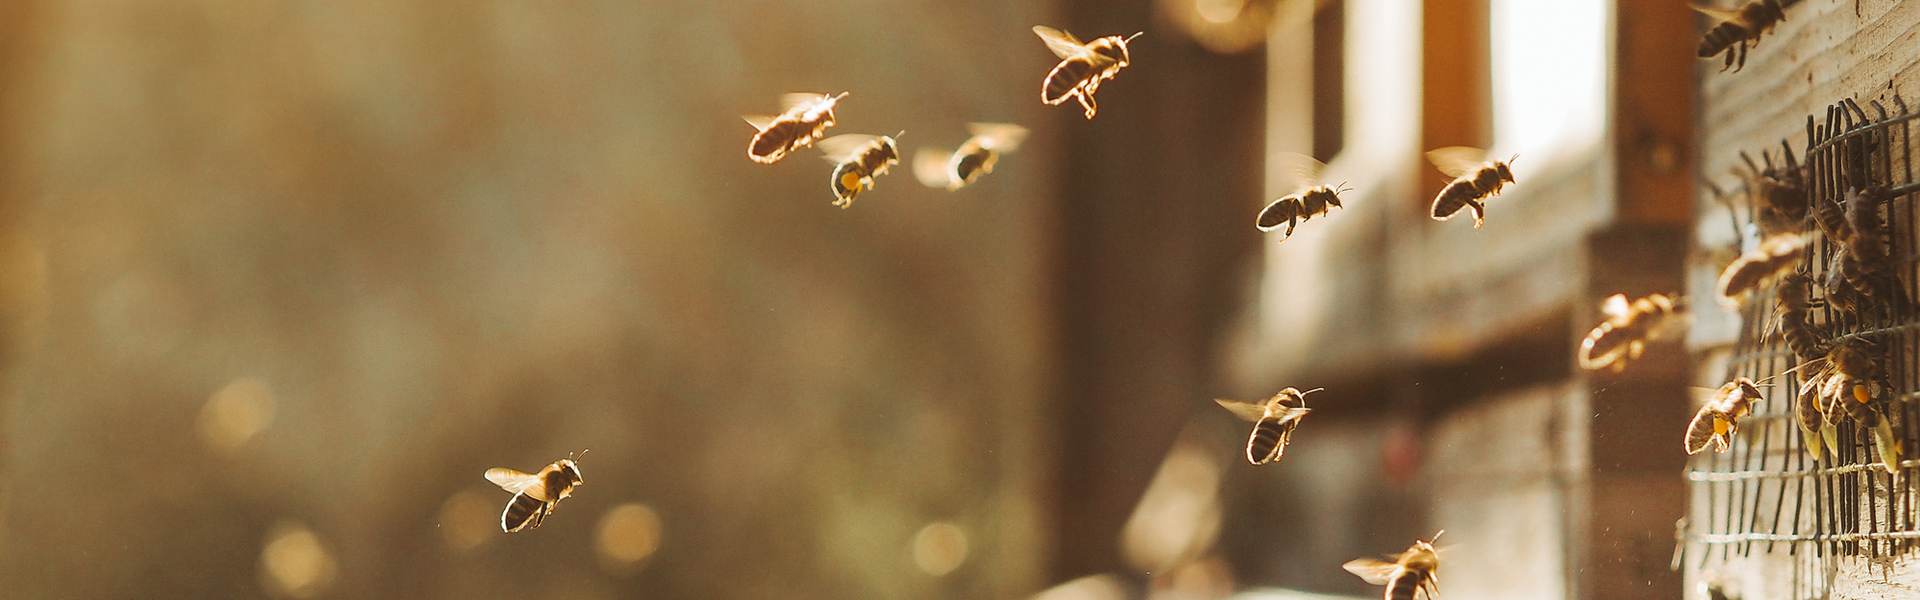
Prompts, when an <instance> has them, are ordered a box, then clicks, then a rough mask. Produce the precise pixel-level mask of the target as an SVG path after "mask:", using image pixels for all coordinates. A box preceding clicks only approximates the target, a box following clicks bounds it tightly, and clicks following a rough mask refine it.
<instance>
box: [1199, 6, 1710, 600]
mask: <svg viewBox="0 0 1920 600" xmlns="http://www.w3.org/2000/svg"><path fill="white" fill-rule="evenodd" d="M1342 5H1343V6H1344V8H1343V10H1345V11H1346V16H1345V22H1346V23H1348V24H1349V25H1348V27H1347V29H1346V31H1345V36H1346V41H1345V46H1344V50H1345V52H1346V61H1347V62H1346V71H1347V73H1349V75H1348V77H1347V78H1346V80H1345V82H1346V86H1347V90H1346V94H1345V103H1346V109H1345V114H1346V115H1348V117H1347V119H1346V124H1345V126H1346V132H1345V140H1346V141H1345V147H1344V150H1343V151H1342V153H1341V154H1340V155H1338V156H1336V157H1334V158H1333V160H1331V161H1330V171H1331V172H1330V175H1329V176H1328V177H1327V179H1329V180H1331V181H1348V182H1350V184H1351V185H1352V186H1353V187H1355V188H1356V189H1357V192H1356V193H1354V194H1351V195H1350V196H1351V199H1349V200H1348V201H1347V205H1346V209H1345V210H1344V211H1342V212H1339V213H1336V214H1335V215H1333V216H1332V218H1330V219H1328V220H1327V221H1326V222H1324V223H1321V222H1315V223H1314V224H1313V225H1315V226H1316V227H1314V228H1303V231H1302V232H1301V233H1298V234H1296V235H1295V236H1294V237H1293V238H1291V239H1288V240H1287V241H1285V242H1284V243H1275V242H1277V241H1278V239H1277V238H1275V239H1274V240H1270V241H1269V242H1268V246H1267V250H1266V251H1265V256H1266V266H1265V269H1264V270H1263V272H1262V273H1261V275H1260V277H1259V279H1258V285H1257V291H1255V292H1254V294H1253V296H1252V298H1253V299H1252V300H1251V301H1250V305H1251V309H1250V310H1249V312H1248V313H1247V315H1246V322H1247V325H1246V326H1245V327H1244V328H1243V329H1242V331H1245V332H1247V335H1245V336H1244V337H1241V338H1239V339H1237V340H1236V341H1235V342H1233V346H1232V350H1231V351H1230V352H1229V353H1228V360H1229V365H1228V367H1227V371H1226V374H1225V375H1226V377H1227V379H1228V381H1230V382H1231V384H1232V387H1233V388H1234V390H1235V391H1236V392H1238V393H1239V395H1242V396H1254V395H1259V394H1265V393H1271V390H1273V389H1277V388H1279V387H1282V386H1287V385H1292V386H1300V387H1321V386H1324V387H1327V388H1328V389H1329V391H1328V392H1326V393H1324V394H1321V395H1317V396H1315V397H1314V400H1316V401H1317V404H1316V405H1315V406H1316V412H1315V413H1314V415H1313V416H1312V421H1310V422H1309V424H1307V425H1306V426H1305V427H1303V431H1304V430H1305V429H1306V428H1309V427H1310V428H1312V430H1313V434H1314V435H1312V436H1308V435H1305V434H1304V433H1303V434H1302V435H1301V436H1300V437H1299V438H1297V439H1296V442H1295V444H1296V445H1297V446H1298V447H1299V448H1298V449H1297V450H1296V451H1290V453H1289V457H1288V459H1287V461H1286V462H1285V464H1282V465H1281V466H1279V467H1276V468H1272V469H1260V470H1251V471H1249V470H1244V469H1243V470H1238V471H1235V473H1236V474H1235V475H1234V476H1233V477H1232V478H1231V480H1230V486H1232V487H1234V488H1236V491H1235V492H1232V493H1233V494H1235V495H1236V496H1237V497H1240V498H1243V499H1247V500H1243V501H1242V502H1241V503H1239V504H1238V505H1237V506H1236V507H1235V508H1234V509H1232V510H1231V511H1230V519H1232V521H1231V522H1233V523H1248V525H1245V527H1246V529H1245V530H1239V529H1237V527H1231V526H1230V527H1229V528H1228V531H1229V533H1228V534H1226V535H1227V538H1225V539H1223V547H1224V548H1226V550H1227V552H1228V553H1229V556H1230V558H1232V559H1233V560H1234V562H1235V566H1236V571H1238V572H1240V573H1241V574H1242V575H1243V581H1247V582H1253V583H1262V584H1276V585H1283V586H1288V587H1301V588H1308V589H1315V590H1324V591H1329V592H1339V593H1354V594H1358V593H1364V592H1365V591H1366V590H1368V589H1369V588H1366V587H1365V586H1364V585H1363V584H1361V583H1360V582H1359V580H1358V579H1357V578H1354V577H1352V576H1351V575H1348V574H1346V573H1345V572H1343V571H1341V570H1340V569H1339V567H1338V565H1339V564H1340V563H1341V562H1344V561H1345V560H1347V559H1350V558H1353V557H1355V556H1362V555H1372V554H1381V553H1390V552H1396V551H1398V550H1399V549H1401V548H1404V547H1405V546H1406V544H1407V543H1408V542H1409V541H1410V540H1411V539H1413V538H1415V537H1426V536H1431V535H1432V534H1433V533H1434V531H1435V530H1437V529H1442V528H1444V529H1446V530H1447V534H1446V539H1445V540H1443V544H1442V545H1448V544H1453V545H1456V546H1457V548H1456V550H1454V551H1453V552H1452V554H1451V555H1450V558H1449V559H1448V562H1447V566H1446V569H1445V570H1446V581H1447V584H1446V588H1447V594H1448V595H1449V596H1453V595H1459V596H1461V597H1466V596H1473V597H1528V598H1610V599H1611V598H1670V597H1673V596H1675V595H1677V594H1678V593H1679V588H1680V578H1679V576H1678V574H1675V573H1672V572H1670V571H1668V570H1667V561H1668V558H1669V557H1670V552H1671V550H1672V534H1673V522H1674V520H1675V519H1677V518H1678V517H1679V516H1680V514H1681V512H1682V508H1683V504H1684V502H1683V494H1684V486H1683V484H1682V482H1681V481H1680V480H1679V479H1677V478H1676V477H1675V473H1677V472H1678V471H1679V470H1680V468H1681V466H1682V465H1683V464H1684V455H1681V454H1679V453H1678V452H1677V449H1678V445H1679V443H1678V442H1679V439H1680V436H1681V431H1682V430H1683V429H1684V425H1685V423H1686V419H1687V418H1688V417H1689V416H1690V409H1689V405H1688V400H1687V393H1686V389H1685V388H1686V385H1687V382H1688V378H1689V376H1690V373H1691V371H1690V370H1689V369H1688V368H1686V367H1685V365H1686V364H1687V361H1686V358H1685V355H1684V354H1683V353H1682V352H1681V351H1680V349H1679V348H1677V347H1675V346H1674V345H1667V346H1664V347H1656V348H1655V349H1654V350H1653V351H1652V352H1651V353H1650V354H1649V355H1648V356H1647V357H1645V358H1643V359H1642V360H1641V361H1640V362H1638V363H1636V364H1635V365H1634V367H1633V368H1631V369H1629V370H1627V371H1626V372H1625V373H1623V374H1612V373H1603V374H1588V373H1584V372H1580V371H1579V370H1578V369H1577V368H1576V367H1575V366H1574V362H1575V361H1574V354H1575V351H1576V350H1577V348H1578V346H1579V343H1580V340H1581V338H1582V337H1583V336H1584V334H1585V333H1586V330H1587V329H1588V328H1590V327H1591V326H1592V325H1593V324H1595V323H1597V322H1598V321H1599V317H1598V312H1597V307H1598V305H1599V302H1600V301H1601V299H1603V298H1604V297H1606V296H1608V295H1611V294H1613V293H1616V292H1619V293H1626V294H1628V295H1630V296H1638V295H1645V294H1648V293H1656V292H1659V293H1673V292H1676V291H1679V290H1681V289H1682V288H1683V283H1682V277H1681V275H1682V265H1683V264H1684V261H1685V257H1686V255H1687V248H1688V246H1687V239H1688V235H1689V233H1690V227H1691V223H1692V219H1693V210H1692V198H1693V195H1692V194H1691V190H1692V188H1693V184H1692V179H1691V175H1690V174H1691V173H1693V172H1694V169H1693V164H1692V156H1693V153H1692V150H1691V148H1692V145H1693V135H1692V133H1691V132H1692V122H1691V120H1690V119H1691V116H1690V115H1692V114H1693V113H1692V108H1691V106H1692V101H1691V100H1690V99H1691V98H1692V97H1693V95H1694V93H1693V89H1694V84H1693V82H1694V79H1693V74H1694V72H1695V69H1696V63H1695V59H1694V58H1693V53H1692V46H1693V43H1694V42H1695V41H1697V37H1696V32H1695V31H1694V30H1693V28H1692V27H1691V26H1690V25H1688V24H1689V23H1691V21H1690V19H1691V17H1690V16H1688V11H1687V10H1686V8H1685V6H1684V5H1683V4H1680V3H1672V2H1658V1H1653V0H1621V1H1618V2H1607V3H1595V4H1594V5H1593V6H1596V7H1604V8H1596V10H1601V11H1608V12H1603V13H1601V14H1602V16H1603V17H1604V18H1602V19H1599V20H1598V21H1593V20H1592V19H1589V18H1587V17H1586V16H1583V17H1582V18H1581V19H1580V20H1579V21H1577V22H1579V23H1598V22H1611V23H1613V26H1612V27H1610V28H1604V27H1603V28H1602V29H1601V31H1603V32H1604V33H1600V34H1598V37H1596V38H1594V40H1595V43H1597V44H1599V45H1600V46H1602V47H1603V48H1604V51H1602V53H1601V55H1600V57H1601V58H1600V59H1599V64H1597V65H1595V66H1594V67H1592V68H1593V69H1597V71H1596V72H1592V73H1591V76H1592V77H1597V78H1600V81H1602V82H1604V84H1603V85H1601V86H1600V87H1599V88H1598V89H1599V90H1601V91H1600V96H1601V98H1599V99H1598V100H1597V102H1598V106H1599V107H1601V109H1600V110H1601V111H1602V114H1601V116H1600V117H1598V118H1599V123H1600V124H1601V126H1600V127H1599V128H1598V129H1597V130H1595V131H1594V132H1593V133H1592V134H1588V135H1584V136H1583V135H1579V134H1575V135H1571V136H1570V137H1569V136H1567V135H1565V134H1562V138H1564V139H1563V141H1562V142H1561V143H1560V144H1559V145H1558V146H1555V147H1551V148H1546V149H1539V148H1536V149H1534V150H1533V151H1531V152H1529V153H1527V154H1524V155H1522V156H1521V157H1520V159H1519V160H1518V161H1516V163H1515V171H1516V176H1517V178H1518V180H1519V182H1518V184H1517V185H1513V186H1510V187H1509V188H1508V190H1507V191H1506V192H1505V193H1504V194H1503V195H1502V196H1500V197H1498V198H1496V199H1493V200H1492V201H1491V202H1490V203H1489V204H1488V217H1487V220H1486V225H1485V227H1484V228H1482V229H1478V230H1476V229H1474V228H1473V226H1472V223H1471V219H1470V218H1468V217H1465V216H1462V217H1459V218H1455V219H1453V220H1451V221H1446V222H1435V221H1433V220H1432V219H1430V218H1429V217H1428V214H1427V212H1428V208H1429V204H1430V203H1431V200H1432V197H1433V194H1434V193H1435V192H1436V191H1437V190H1438V189H1439V187H1440V185H1441V184H1442V183H1444V180H1443V179H1441V177H1440V175H1439V174H1438V173H1436V172H1435V171H1434V169H1433V167H1432V166H1430V165H1428V164H1427V162H1426V161H1425V160H1424V158H1423V157H1422V152H1424V151H1425V150H1428V149H1432V148H1435V147H1440V146H1447V145H1474V146H1482V147H1485V146H1488V145H1492V146H1493V150H1494V151H1495V152H1496V153H1498V154H1499V155H1498V156H1496V157H1495V158H1500V159H1505V158H1507V156H1506V152H1511V151H1513V150H1506V149H1503V147H1502V144H1505V143H1508V142H1506V141H1503V140H1511V139H1514V138H1512V137H1511V135H1512V134H1511V132H1502V131H1501V130H1500V126H1499V124H1500V123H1503V122H1510V121H1513V119H1511V118H1509V117H1506V116H1503V113H1502V111H1514V110H1518V109H1520V108H1523V107H1515V106H1511V105H1509V106H1502V105H1500V104H1498V103H1496V102H1495V101H1494V98H1495V97H1496V96H1499V95H1500V94H1499V93H1497V92H1498V88H1495V87H1490V86H1497V85H1500V84H1499V82H1498V76H1497V75H1496V74H1495V73H1497V72H1498V69H1499V68H1501V67H1499V65H1502V64H1507V62H1510V61H1511V60H1512V57H1511V56H1503V55H1502V54H1501V53H1502V52H1507V53H1513V52H1552V53H1558V52H1560V50H1562V49H1564V48H1555V49H1546V48H1518V47H1512V46H1511V44H1513V43H1516V42H1511V41H1506V42H1501V41H1499V40H1500V39H1501V38H1498V36H1500V35H1509V36H1511V33H1508V34H1502V33H1501V31H1502V30H1501V29H1500V28H1499V23H1500V22H1501V21H1500V19H1503V18H1508V19H1510V18H1515V17H1512V15H1513V14H1517V13H1516V12H1514V10H1513V9H1512V5H1510V4H1507V3H1501V2H1498V1H1489V0H1425V1H1420V0H1346V1H1345V2H1341V3H1334V4H1332V6H1342ZM1576 5H1577V6H1587V4H1585V3H1570V4H1568V6H1576ZM1490 17H1491V18H1492V20H1493V22H1494V25H1495V26H1491V27H1490V26H1488V25H1487V23H1488V20H1489V18H1490ZM1310 20H1311V19H1310V18H1307V16H1306V15H1300V14H1297V13H1296V14H1295V20H1293V21H1290V22H1284V23H1282V24H1280V25H1279V26H1278V27H1276V30H1275V32H1274V34H1273V36H1272V37H1271V38H1270V40H1271V41H1270V44H1271V46H1272V47H1270V48H1269V73H1270V84H1269V91H1270V96H1269V130H1268V131H1269V137H1268V149H1269V151H1270V152H1277V151H1295V152H1306V151H1308V150H1307V148H1308V147H1309V146H1308V145H1307V143H1306V140H1311V139H1312V138H1313V132H1312V130H1311V129H1310V128H1309V127H1310V124H1311V122H1312V121H1311V120H1310V119H1308V118H1307V117H1306V115H1307V114H1308V113H1309V111H1310V108H1309V107H1310V104H1311V100H1310V98H1311V95H1312V93H1313V92H1312V90H1311V88H1310V87H1302V86H1301V85H1300V83H1301V82H1302V81H1304V80H1305V76H1304V75H1303V73H1306V72H1308V71H1309V70H1310V69H1311V68H1312V66H1311V62H1312V59H1311V53H1308V52H1303V51H1304V50H1307V49H1310V48H1312V49H1317V47H1316V46H1315V45H1314V44H1313V43H1312V41H1311V39H1312V38H1311V34H1309V33H1307V29H1308V28H1309V25H1308V24H1307V22H1308V21H1310ZM1571 22H1572V21H1570V22H1569V23H1571ZM1529 26H1544V25H1543V24H1540V23H1531V24H1530V25H1529ZM1588 26H1590V27H1600V25H1598V24H1591V25H1588ZM1508 27H1514V25H1508ZM1569 27H1570V28H1571V29H1575V30H1579V28H1578V27H1572V26H1569ZM1588 31H1591V30H1588ZM1303 36H1304V37H1305V39H1304V40H1303V39H1302V38H1303ZM1490 37H1491V38H1494V40H1493V41H1490V40H1489V38H1490ZM1586 39H1588V38H1584V37H1580V34H1578V33H1577V31H1576V33H1574V34H1571V35H1570V36H1569V41H1568V44H1579V43H1585V42H1584V41H1583V40H1586ZM1502 44H1508V46H1503V45H1502ZM1503 48H1504V49H1503ZM1571 56H1575V57H1577V56H1580V53H1578V52H1575V53H1572V54H1571ZM1569 60H1574V59H1573V58H1569ZM1564 68H1566V69H1569V70H1574V71H1576V72H1580V73H1587V72H1588V71H1587V70H1586V69H1589V67H1587V66H1586V65H1582V64H1568V65H1565V66H1564ZM1283 82H1284V83H1286V84H1287V85H1282V83H1283ZM1507 85H1519V86H1527V85H1540V84H1538V83H1534V82H1530V81H1526V80H1516V81H1511V82H1509V83H1508V84H1507ZM1503 97H1511V95H1509V96H1503ZM1556 139H1561V138H1556ZM1269 180H1270V181H1277V180H1276V179H1275V178H1274V177H1273V176H1272V175H1271V174H1270V178H1269ZM1287 191H1288V190H1286V189H1284V187H1283V186H1282V185H1281V184H1276V185H1275V187H1270V188H1269V189H1268V190H1267V193H1268V197H1269V198H1271V197H1277V195H1279V194H1284V193H1286V192H1287ZM1254 210H1257V207H1249V208H1248V209H1247V214H1252V211H1254ZM1293 452H1298V454H1297V455H1296V454H1293ZM1334 456H1340V457H1344V458H1343V459H1335V458H1331V457H1334ZM1308 515H1311V516H1310V517H1308ZM1235 531H1239V532H1240V533H1238V534H1236V533H1234V532H1235Z"/></svg>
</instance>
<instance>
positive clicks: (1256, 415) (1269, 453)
mask: <svg viewBox="0 0 1920 600" xmlns="http://www.w3.org/2000/svg"><path fill="white" fill-rule="evenodd" d="M1320 390H1321V388H1314V389H1311V390H1307V391H1304V392H1302V391H1300V390H1297V389H1294V388H1287V389H1284V390H1280V393H1278V394H1275V395H1274V396H1273V397H1272V398H1268V399H1267V400H1266V401H1265V402H1241V401H1238V400H1224V399H1220V398H1215V399H1214V400H1213V401H1214V402H1218V403H1220V406H1222V407H1224V408H1226V409H1227V411H1229V412H1232V413H1233V416H1236V417H1240V418H1241V419H1244V420H1247V421H1252V422H1253V434H1252V435H1250V436H1248V437H1247V462H1250V463H1253V464H1256V465H1264V464H1267V463H1270V462H1273V461H1276V460H1280V455H1282V454H1285V453H1286V451H1287V443H1288V442H1291V441H1293V430H1294V429H1295V428H1298V427H1299V426H1300V419H1301V418H1303V417H1306V416H1307V413H1308V412H1311V411H1312V410H1313V409H1311V408H1307V394H1311V393H1314V392H1318V391H1320Z"/></svg>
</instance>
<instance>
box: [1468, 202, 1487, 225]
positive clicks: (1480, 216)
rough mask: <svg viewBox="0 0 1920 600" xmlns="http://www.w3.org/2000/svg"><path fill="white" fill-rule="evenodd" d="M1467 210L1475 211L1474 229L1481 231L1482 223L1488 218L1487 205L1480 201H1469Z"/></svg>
mask: <svg viewBox="0 0 1920 600" xmlns="http://www.w3.org/2000/svg"><path fill="white" fill-rule="evenodd" d="M1467 208H1468V209H1469V210H1472V211H1473V228H1474V229H1479V228H1480V222H1481V221H1484V220H1486V218H1487V205H1485V204H1481V203H1480V201H1479V200H1468V201H1467Z"/></svg>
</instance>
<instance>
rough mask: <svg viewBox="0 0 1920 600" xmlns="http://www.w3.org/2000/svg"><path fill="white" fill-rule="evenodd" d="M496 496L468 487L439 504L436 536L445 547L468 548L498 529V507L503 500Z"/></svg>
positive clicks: (487, 538)
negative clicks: (438, 531)
mask: <svg viewBox="0 0 1920 600" xmlns="http://www.w3.org/2000/svg"><path fill="white" fill-rule="evenodd" d="M496 496H499V494H489V493H482V492H481V491H479V490H476V489H472V488H468V489H465V490H461V491H459V492H458V493H455V494H454V495H452V496H449V497H448V498H447V501H446V503H445V504H441V505H440V522H439V523H438V525H439V529H440V539H441V540H442V541H445V542H446V543H447V547H449V548H453V549H454V550H456V551H459V552H468V551H471V550H473V549H474V548H478V547H480V545H481V544H485V543H487V540H491V539H493V536H494V535H496V534H498V533H500V511H502V510H504V509H505V506H506V504H505V501H503V500H499V499H498V498H496Z"/></svg>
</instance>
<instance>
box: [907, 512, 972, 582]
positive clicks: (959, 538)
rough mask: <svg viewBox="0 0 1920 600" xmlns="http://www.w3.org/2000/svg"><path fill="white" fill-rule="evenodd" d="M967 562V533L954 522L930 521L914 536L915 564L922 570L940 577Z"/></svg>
mask: <svg viewBox="0 0 1920 600" xmlns="http://www.w3.org/2000/svg"><path fill="white" fill-rule="evenodd" d="M965 562H967V533H966V532H964V531H961V530H960V528H959V527H955V526H954V525H953V524H952V523H946V522H935V523H930V524H928V525H927V526H926V527H922V528H920V533H918V534H915V535H914V536H913V564H914V565H915V566H918V567H920V571H921V572H923V573H926V574H928V575H932V576H934V577H939V576H942V575H946V574H948V573H952V572H953V570H954V569H958V568H960V565H961V564H962V563H965Z"/></svg>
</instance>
